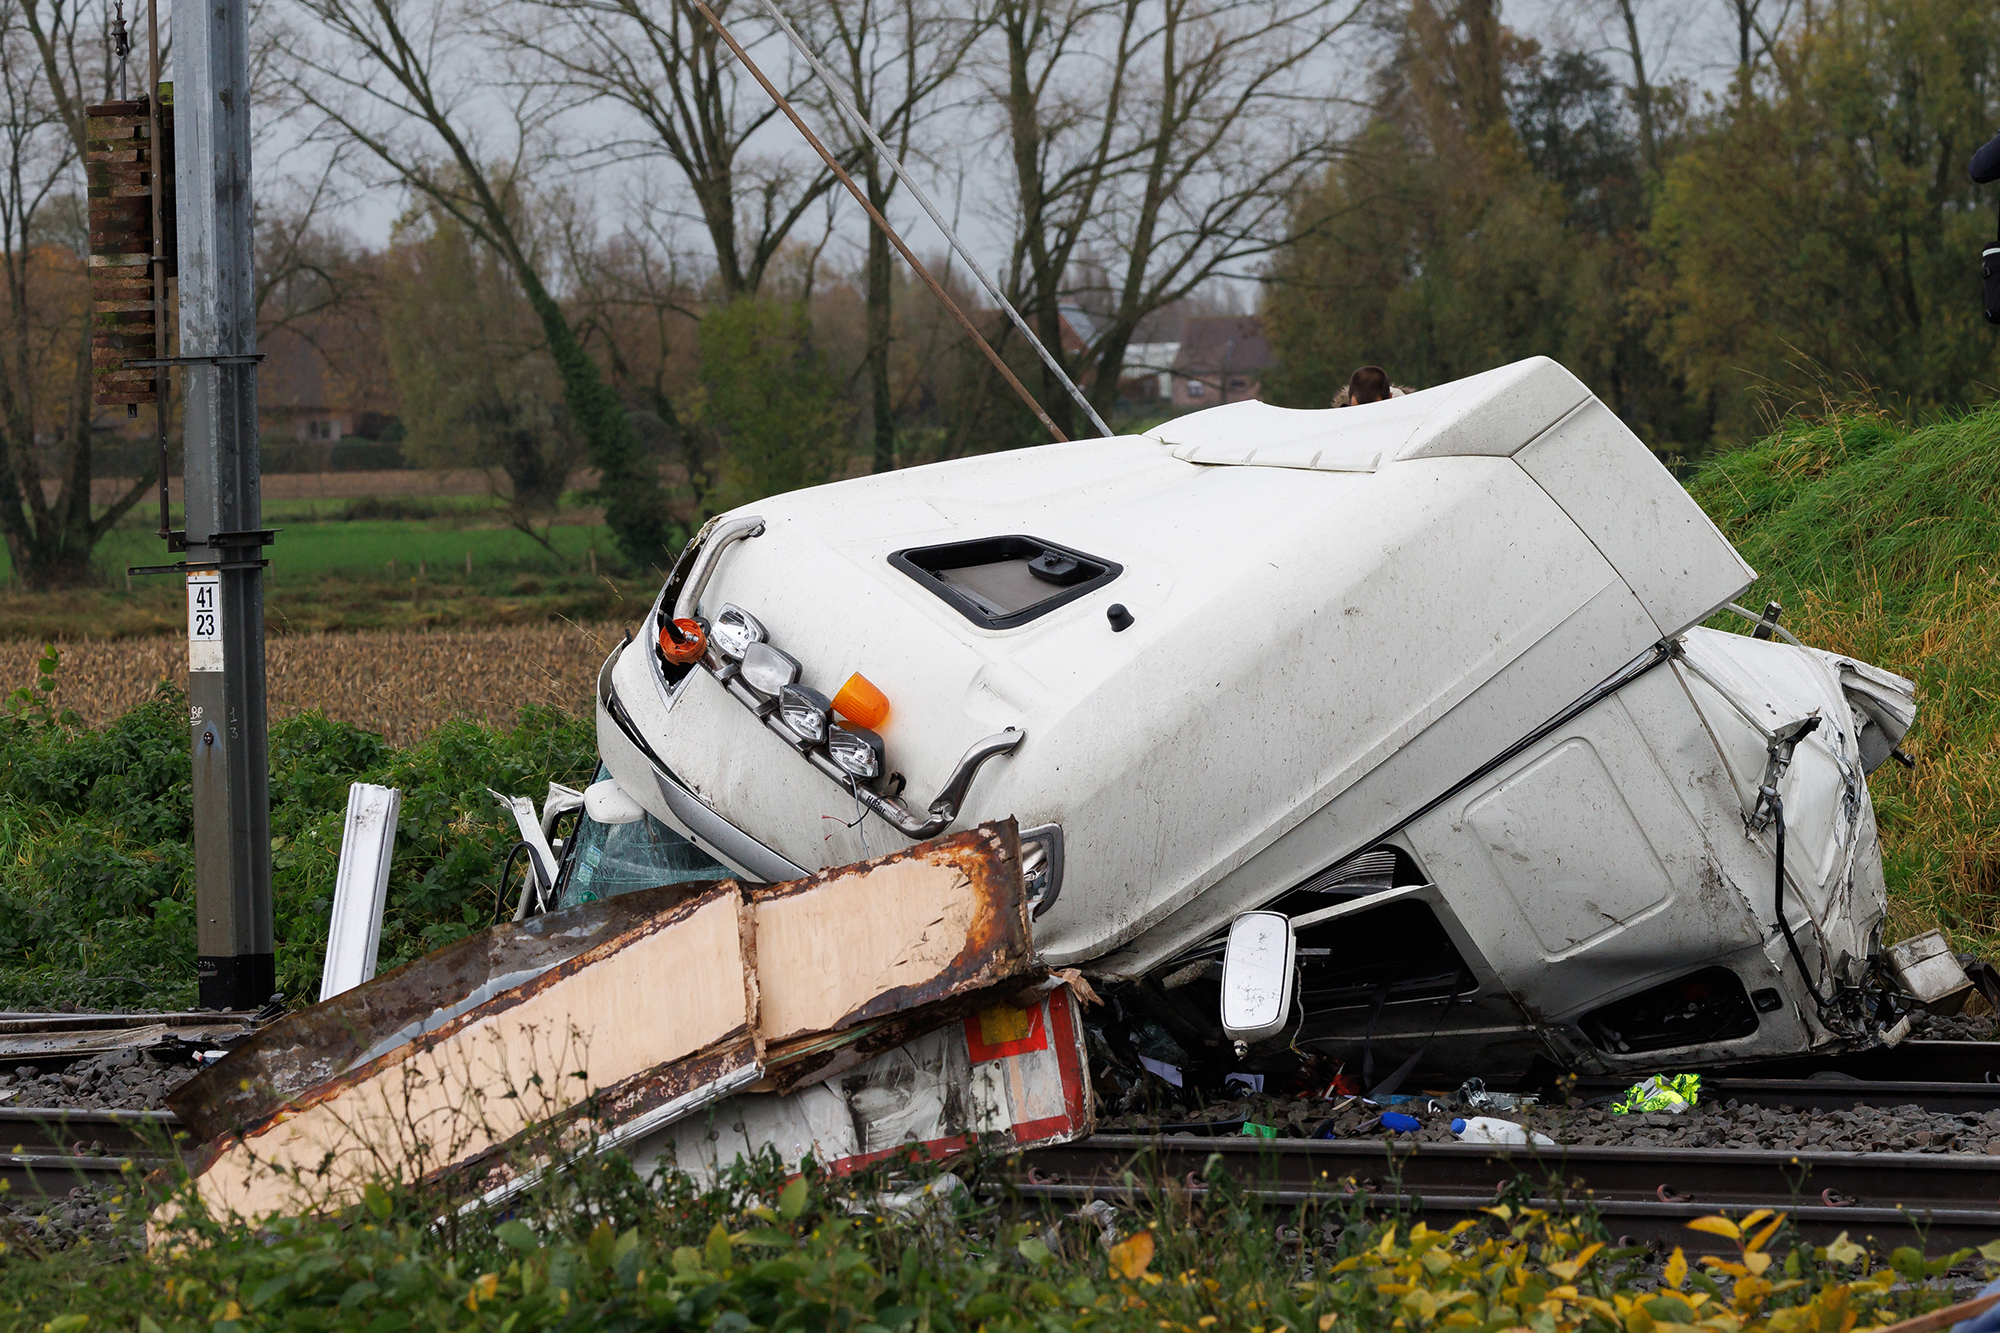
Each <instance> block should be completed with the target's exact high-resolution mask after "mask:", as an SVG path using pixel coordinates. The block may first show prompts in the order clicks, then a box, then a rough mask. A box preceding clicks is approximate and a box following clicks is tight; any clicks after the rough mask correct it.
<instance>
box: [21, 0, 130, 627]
mask: <svg viewBox="0 0 2000 1333" xmlns="http://www.w3.org/2000/svg"><path fill="white" fill-rule="evenodd" d="M104 17H105V16H104V15H103V14H102V13H101V12H99V11H98V10H97V9H96V7H93V6H90V5H89V4H88V0H0V118H4V123H0V281H4V282H5V284H6V301H7V306H6V319H7V325H6V329H5V332H4V334H0V338H4V342H5V344H6V347H5V354H4V356H0V531H4V534H5V536H6V540H7V549H8V553H9V555H10V556H11V557H12V558H13V562H14V569H15V572H16V573H18V574H19V575H20V576H21V577H22V578H23V579H25V580H26V581H27V582H28V583H29V584H30V585H31V586H35V587H55V586H60V585H65V584H76V583H83V582H87V581H88V580H89V579H90V577H91V570H90V553H91V550H92V549H93V548H94V547H95V546H96V544H97V542H98V541H99V540H100V539H101V538H102V537H103V536H104V534H105V533H107V532H109V531H110V530H111V528H112V527H113V526H114V525H115V524H116V523H117V522H118V520H119V519H120V518H122V517H123V516H124V515H125V514H126V513H127V512H128V511H130V510H131V508H132V506H133V505H135V504H137V503H138V502H139V500H140V499H141V498H142V497H143V496H144V495H145V494H146V493H147V491H148V490H149V489H150V487H151V485H152V476H151V475H150V474H149V475H146V476H142V477H139V478H137V479H136V480H135V481H133V482H132V484H131V485H130V486H129V487H128V488H127V489H126V490H125V491H123V492H122V493H121V494H119V495H118V496H117V497H116V498H115V499H114V500H113V501H112V503H111V504H109V505H107V506H106V507H104V508H103V509H101V510H96V511H95V512H93V509H94V507H93V505H92V504H91V481H92V479H93V466H92V457H91V416H92V405H91V391H92V387H93V386H92V381H91V351H90V301H89V295H88V291H87V278H86V276H85V275H86V256H85V253H84V252H85V249H86V244H85V235H84V233H85V230H86V227H87V223H86V222H85V219H84V202H83V200H84V192H83V188H82V187H83V179H82V170H83V159H84V142H85V127H84V115H83V108H84V106H85V104H86V103H88V102H91V101H93V100H96V99H99V98H102V97H105V96H108V95H110V93H111V91H112V89H114V88H115V87H116V86H117V82H116V81H117V77H118V72H119V71H118V66H117V64H116V62H115V60H114V59H113V58H112V57H111V55H110V42H109V39H108V37H107V35H106V33H105V31H104V24H103V22H102V20H103V19H104ZM44 441H48V442H50V443H51V444H53V445H54V446H55V449H54V457H53V459H52V460H50V461H51V462H52V467H50V468H45V466H44V458H43V452H42V447H41V446H42V443H43V442H44ZM50 471H53V473H54V474H55V475H53V476H51V475H49V472H50ZM51 483H53V484H54V490H55V493H54V495H53V496H51V495H50V494H49V490H50V485H51Z"/></svg>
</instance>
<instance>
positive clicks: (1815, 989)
mask: <svg viewBox="0 0 2000 1333" xmlns="http://www.w3.org/2000/svg"><path fill="white" fill-rule="evenodd" d="M1770 803H1771V816H1772V818H1774V819H1775V820H1777V825H1778V847H1777V851H1778V887H1777V891H1776V892H1775V893H1774V894H1773V895H1772V897H1773V898H1774V899H1775V901H1776V905H1777V912H1778V929H1779V930H1781V931H1783V932H1784V935H1785V947H1786V948H1788V949H1790V950H1791V951H1792V961H1793V962H1795V963H1797V964H1798V965H1799V975H1800V976H1802V977H1804V978H1805V979H1806V989H1807V990H1808V991H1809V992H1811V994H1812V997H1813V1004H1815V1005H1816V1006H1818V1008H1819V1011H1820V1016H1821V1017H1825V1016H1826V1007H1827V1000H1826V998H1825V997H1824V996H1822V995H1821V994H1820V993H1819V983H1818V982H1817V981H1815V980H1813V974H1812V969H1811V968H1809V967H1807V966H1806V956H1805V954H1804V953H1803V952H1801V951H1800V949H1799V941H1798V937H1797V936H1795V935H1793V934H1792V923H1791V922H1789V921H1787V920H1786V919H1785V803H1784V801H1783V800H1782V799H1781V798H1780V797H1779V796H1778V793H1777V792H1776V791H1773V792H1772V793H1771V795H1770Z"/></svg>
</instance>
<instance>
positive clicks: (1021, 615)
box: [889, 535, 1125, 629]
mask: <svg viewBox="0 0 2000 1333" xmlns="http://www.w3.org/2000/svg"><path fill="white" fill-rule="evenodd" d="M889 563H890V564H892V565H894V566H895V567H896V568H897V569H900V570H902V571H903V572H904V573H905V574H908V575H909V576H910V577H911V578H913V579H915V580H916V581H917V582H918V583H921V584H922V585H923V586H924V587H926V588H928V589H930V590H931V591H932V592H934V593H936V594H937V595H938V596H939V597H941V598H943V599H944V600H945V601H946V602H947V603H948V604H949V605H950V606H951V607H952V608H953V609H954V610H956V611H957V612H958V613H959V614H960V615H962V616H964V617H965V618H966V619H967V620H970V621H971V622H972V623H973V624H975V625H978V626H980V627H981V628H982V629H1014V628H1016V627H1017V626H1021V625H1025V624H1027V623H1028V622H1029V621H1031V620H1033V619H1035V618H1036V617H1037V616H1043V615H1047V614H1048V613H1049V612H1051V611H1053V610H1055V609H1056V608H1057V607H1059V606H1061V605H1062V604H1063V603H1065V602H1073V601H1075V600H1076V599H1077V598H1079V597H1081V596H1083V595H1084V594H1085V593H1087V592H1091V591H1093V590H1094V589H1097V588H1101V587H1103V586H1104V585H1105V584H1107V583H1109V582H1111V580H1113V579H1115V578H1117V577H1118V576H1119V575H1120V574H1122V573H1124V572H1125V567H1124V566H1123V565H1120V564H1116V563H1114V562H1112V561H1110V560H1106V559H1104V558H1102V557H1101V556H1095V555H1086V554H1085V553H1084V552H1082V551H1073V550H1071V549H1070V548H1069V547H1067V546H1058V545H1057V544H1056V543H1054V542H1050V541H1043V540H1042V539H1041V538H1040V537H1023V536H1018V535H1016V536H1011V537H981V538H979V539H978V540H976V541H969V542H949V543H946V544H945V545H943V546H911V547H907V548H905V549H904V550H901V551H896V552H894V553H892V554H891V555H890V556H889Z"/></svg>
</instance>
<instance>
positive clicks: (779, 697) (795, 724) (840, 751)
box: [708, 603, 888, 782]
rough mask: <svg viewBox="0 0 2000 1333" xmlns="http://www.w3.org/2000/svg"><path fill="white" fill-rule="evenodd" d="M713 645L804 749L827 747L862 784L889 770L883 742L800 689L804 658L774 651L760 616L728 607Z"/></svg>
mask: <svg viewBox="0 0 2000 1333" xmlns="http://www.w3.org/2000/svg"><path fill="white" fill-rule="evenodd" d="M708 642H709V646H710V647H711V648H712V649H713V650H714V651H715V653H716V654H717V656H719V657H720V658H721V659H722V660H723V661H724V662H726V663H729V664H730V665H732V666H733V667H734V668H735V670H734V672H733V673H731V674H733V675H735V677H736V678H737V679H739V680H741V681H742V682H743V684H744V685H745V686H747V687H748V688H749V689H750V691H751V692H752V693H753V694H754V695H755V696H756V699H757V702H758V705H759V707H758V712H759V714H760V715H762V716H765V717H769V716H770V715H771V713H772V712H773V710H775V711H776V713H777V720H778V721H779V722H780V723H781V724H783V726H784V729H785V730H786V731H787V732H788V733H790V734H791V735H792V736H793V737H794V738H796V739H797V740H798V742H799V743H800V744H801V745H804V746H807V747H809V748H810V747H814V746H822V745H823V746H825V747H826V753H827V757H828V758H830V759H832V761H833V762H834V764H835V765H836V766H837V767H838V768H839V769H840V771H841V772H842V773H845V774H846V775H847V776H848V777H850V778H853V779H856V780H858V781H861V782H872V781H874V780H875V779H876V778H879V777H881V776H882V774H883V773H884V772H885V771H887V767H888V766H887V764H886V763H885V761H884V756H883V748H882V738H881V737H880V736H878V735H876V734H875V733H874V732H873V731H871V730H869V729H868V728H867V727H858V726H845V725H842V724H840V723H838V722H836V721H834V705H833V701H831V700H829V699H828V698H827V697H826V696H825V695H824V694H822V693H820V692H819V691H818V690H816V689H813V688H812V687H811V686H810V685H801V684H799V674H800V667H799V662H798V659H797V658H795V657H793V656H792V655H791V654H790V653H787V652H783V651H781V650H780V649H777V648H774V647H772V646H771V644H770V643H769V642H768V635H767V634H766V633H765V630H764V626H763V623H762V622H761V621H759V620H758V619H757V617H755V616H753V615H751V614H750V613H749V612H748V611H745V610H744V609H743V608H742V607H740V606H737V605H735V604H734V603H730V604H728V605H725V606H724V607H723V608H722V610H721V612H720V613H719V614H718V615H717V616H716V617H715V620H714V622H713V623H712V624H711V625H710V626H709V628H708ZM864 684H865V682H864ZM871 688H872V687H871ZM884 711H886V707H885V709H884Z"/></svg>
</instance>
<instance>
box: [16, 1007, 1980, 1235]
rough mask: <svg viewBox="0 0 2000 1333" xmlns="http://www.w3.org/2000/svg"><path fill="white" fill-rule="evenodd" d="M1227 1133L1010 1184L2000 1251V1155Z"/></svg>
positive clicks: (1809, 1069)
mask: <svg viewBox="0 0 2000 1333" xmlns="http://www.w3.org/2000/svg"><path fill="white" fill-rule="evenodd" d="M26 1017H27V1016H16V1015H4V1016H0V1027H4V1026H14V1025H16V1024H18V1025H19V1027H20V1028H21V1029H30V1028H31V1027H32V1026H33V1025H31V1024H30V1023H27V1022H22V1021H21V1020H22V1019H25V1018H26ZM50 1017H52V1018H55V1019H56V1026H58V1027H62V1026H67V1025H70V1024H74V1025H76V1026H78V1027H84V1026H90V1025H91V1023H90V1020H91V1018H93V1017H95V1016H75V1017H69V1016H50ZM145 1017H148V1018H150V1017H153V1016H150V1015H148V1016H145ZM79 1020H81V1021H79ZM23 1035H26V1033H25V1031H24V1032H23ZM1627 1086H1629V1081H1626V1080H1593V1079H1585V1080H1580V1081H1578V1082H1577V1083H1576V1084H1574V1085H1573V1086H1572V1088H1571V1089H1570V1092H1571V1095H1572V1096H1574V1097H1576V1098H1578V1099H1581V1100H1593V1099H1596V1098H1599V1097H1603V1096H1609V1095H1613V1094H1615V1093H1617V1092H1620V1091H1622V1090H1623V1089H1624V1088H1625V1087H1627ZM1703 1096H1704V1098H1705V1099H1709V1100H1714V1101H1717V1102H1722V1101H1728V1100H1734V1101H1737V1102H1738V1103H1741V1104H1747V1105H1756V1106H1768V1107H1791V1108H1795V1109H1798V1110H1801V1111H1804V1110H1817V1111H1832V1110H1844V1109H1851V1108H1853V1107H1855V1106H1859V1105H1864V1104H1865V1105H1868V1106H1874V1107H1899V1106H1908V1105H1914V1106H1917V1107H1920V1108H1922V1109H1924V1110H1927V1111H1938V1112H1944V1113H1949V1114H1960V1115H1962V1114H1979V1113H1984V1112H1987V1111H1993V1110H2000V1042H1906V1043H1904V1044H1903V1045H1901V1046H1899V1047H1896V1048H1893V1049H1890V1050H1884V1051H1873V1052H1869V1053H1867V1054H1865V1055H1862V1056H1850V1057H1846V1058H1844V1059H1823V1058H1818V1057H1814V1058H1810V1059H1801V1060H1794V1061H1785V1062H1779V1063H1773V1064H1767V1065H1760V1066H1756V1067H1754V1068H1750V1069H1738V1070H1728V1071H1721V1072H1718V1073H1716V1074H1713V1075H1705V1076H1704V1079H1703ZM178 1126H179V1122H178V1120H177V1119H176V1118H175V1117H174V1115H173V1113H172V1112H170V1111H100V1110H72V1109H65V1108H55V1107H39V1108H38V1107H0V1180H4V1181H6V1182H7V1186H8V1188H9V1189H10V1190H11V1191H13V1192H16V1193H39V1194H51V1195H52V1194H63V1193H67V1192H68V1191H69V1190H70V1189H71V1188H74V1187H75V1186H77V1185H79V1184H81V1185H88V1186H92V1187H97V1188H102V1187H105V1186H110V1185H114V1184H115V1183H116V1182H117V1181H118V1180H120V1179H123V1178H125V1177H126V1175H127V1173H128V1172H134V1171H136V1172H139V1173H142V1174H143V1173H145V1172H148V1171H151V1170H153V1169H154V1168H156V1167H158V1166H161V1165H164V1164H165V1163H166V1162H167V1161H168V1160H170V1159H171V1157H172V1156H173V1154H174V1153H175V1152H176V1151H178V1150H179V1148H180V1147H183V1146H185V1145H184V1144H177V1143H176V1140H175V1133H176V1130H177V1129H178ZM1219 1128H1222V1129H1223V1131H1224V1133H1223V1134H1218V1135H1216V1136H1213V1137H1204V1136H1198V1135H1187V1134H1181V1135H1172V1136H1160V1135H1144V1134H1124V1135H1118V1134H1101V1135H1097V1136H1095V1137H1093V1138H1090V1139H1086V1140H1083V1141H1081V1142H1078V1143H1073V1144H1067V1145H1062V1146H1059V1147H1051V1148H1043V1149H1037V1150H1035V1151H1034V1152H1031V1153H1028V1154H1026V1155H1025V1156H1024V1157H1023V1158H1021V1159H1020V1164H1019V1169H1018V1170H1017V1171H1016V1172H1015V1173H1014V1175H1013V1176H1012V1178H1011V1179H1010V1180H1009V1181H1008V1182H1007V1186H1006V1188H1007V1189H1008V1190H1009V1191H1011V1192H1013V1193H1015V1194H1017V1195H1018V1196H1020V1197H1022V1198H1028V1199H1034V1198H1039V1199H1045V1200H1049V1201H1052V1202H1071V1201H1078V1200H1083V1199H1087V1198H1114V1199H1115V1198H1121V1197H1122V1198H1131V1197H1133V1196H1135V1195H1140V1194H1143V1193H1145V1192H1146V1191H1147V1190H1148V1189H1149V1188H1150V1189H1157V1188H1160V1187H1162V1182H1172V1184H1171V1186H1169V1187H1171V1188H1187V1187H1188V1182H1189V1180H1190V1177H1191V1176H1192V1177H1193V1178H1194V1179H1195V1180H1196V1181H1197V1182H1199V1181H1200V1180H1201V1179H1202V1178H1203V1177H1204V1176H1205V1173H1206V1171H1207V1169H1208V1162H1209V1160H1210V1158H1211V1156H1212V1155H1213V1156H1215V1157H1217V1158H1219V1160H1220V1162H1221V1164H1222V1166H1223V1169H1225V1170H1226V1171H1227V1172H1228V1173H1229V1174H1230V1176H1231V1177H1233V1178H1234V1180H1235V1181H1236V1182H1237V1183H1238V1185H1239V1186H1241V1187H1242V1188H1243V1189H1245V1190H1246V1191H1248V1192H1250V1193H1251V1194H1252V1195H1253V1196H1254V1197H1257V1198H1259V1199H1262V1200H1264V1201H1265V1202H1267V1203H1269V1204H1271V1205H1272V1206H1274V1207H1285V1208H1291V1207H1298V1206H1302V1205H1304V1206H1318V1205H1325V1204H1337V1205H1340V1206H1348V1205H1350V1204H1352V1203H1355V1202H1359V1203H1361V1204H1362V1205H1363V1206H1365V1207H1367V1208H1370V1209H1372V1210H1376V1211H1381V1212H1403V1213H1421V1214H1422V1215H1424V1216H1425V1217H1427V1218H1430V1219H1432V1220H1433V1221H1436V1222H1444V1221H1450V1220H1455V1219H1457V1218H1459V1217H1465V1216H1471V1215H1476V1214H1477V1213H1478V1212H1479V1210H1480V1209H1483V1208H1486V1207H1489V1206H1490V1205H1491V1204H1492V1203H1493V1202H1494V1199H1495V1197H1496V1195H1497V1194H1498V1192H1499V1191H1500V1190H1501V1189H1503V1188H1507V1187H1521V1186H1525V1188H1526V1189H1527V1191H1528V1194H1529V1195H1530V1197H1531V1198H1532V1199H1533V1200H1534V1201H1535V1202H1536V1203H1537V1205H1538V1206H1546V1207H1552V1208H1553V1207H1564V1208H1574V1207H1589V1208H1592V1209H1594V1210H1595V1211H1596V1213H1597V1214H1598V1216H1599V1217H1600V1218H1602V1219H1603V1221H1604V1223H1605V1225H1606V1226H1607V1227H1608V1228H1609V1229H1610V1230H1611V1231H1612V1233H1613V1234H1615V1235H1625V1236H1630V1237H1632V1238H1634V1239H1636V1240H1646V1241H1660V1242H1666V1243H1673V1244H1683V1245H1686V1244H1688V1243H1689V1242H1690V1241H1695V1242H1697V1243H1699V1242H1701V1241H1702V1240H1703V1238H1702V1236H1701V1233H1695V1232H1688V1231H1686V1230H1685V1223H1686V1222H1687V1221H1688V1220H1690V1219H1692V1218H1695V1217H1699V1216H1703V1215H1706V1214H1708V1213H1712V1212H1716V1211H1722V1212H1730V1213H1739V1214H1740V1213H1742V1212H1746V1211H1749V1210H1751V1209H1755V1208H1783V1209H1785V1210H1786V1211H1788V1212H1790V1213H1791V1214H1792V1216H1793V1218H1794V1220H1795V1221H1796V1222H1797V1223H1798V1224H1799V1226H1800V1227H1801V1229H1802V1230H1803V1231H1804V1232H1805V1233H1806V1234H1807V1235H1809V1236H1812V1237H1813V1238H1815V1239H1819V1240H1829V1239H1832V1238H1833V1237H1834V1236H1835V1235H1837V1234H1839V1233H1840V1232H1843V1231H1845V1232H1848V1233H1849V1234H1851V1235H1853V1236H1855V1237H1863V1236H1873V1237H1875V1238H1877V1239H1878V1240H1880V1241H1882V1242H1884V1243H1902V1241H1903V1240H1905V1239H1910V1238H1913V1237H1914V1236H1915V1235H1916V1234H1917V1233H1918V1232H1919V1231H1920V1230H1921V1231H1923V1234H1924V1235H1925V1237H1926V1240H1925V1244H1926V1245H1927V1248H1929V1249H1931V1250H1932V1251H1933V1252H1935V1251H1937V1250H1939V1249H1943V1248H1951V1247H1957V1246H1960V1245H1965V1244H1971V1245H1980V1244H1984V1243H1986V1242H1987V1241H1990V1240H1993V1239H1995V1238H1996V1237H2000V1157H1985V1156H1975V1155H1972V1154H1966V1153H1852V1152H1819V1151H1784V1150H1761V1149H1733V1148H1731V1149H1712V1148H1711V1149H1703V1148H1668V1147H1617V1146H1613V1147H1582V1146H1572V1147H1564V1148H1556V1149H1543V1150H1540V1151H1539V1153H1536V1152H1530V1151H1528V1150H1526V1149H1507V1148H1494V1147H1489V1146H1483V1145H1473V1144H1462V1143H1411V1142H1407V1141H1403V1142H1395V1143H1385V1142H1383V1141H1380V1140H1375V1139H1365V1140H1340V1141H1318V1140H1301V1139H1250V1138H1242V1137H1231V1136H1234V1135H1235V1134H1236V1126H1235V1125H1234V1124H1233V1123H1232V1124H1228V1125H1227V1126H1224V1127H1219ZM1225 1135H1227V1136H1225ZM1197 1188H1199V1185H1197Z"/></svg>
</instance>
